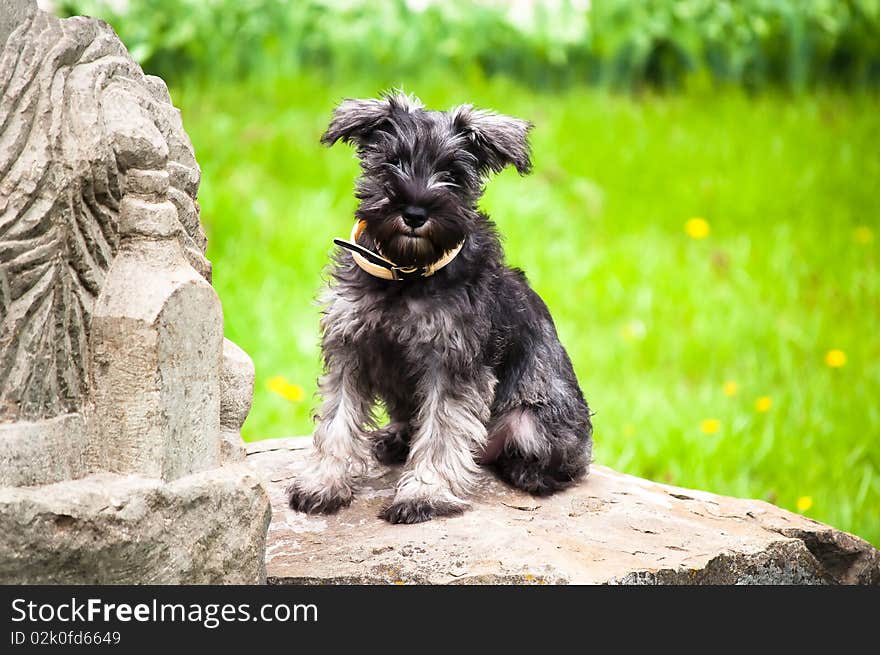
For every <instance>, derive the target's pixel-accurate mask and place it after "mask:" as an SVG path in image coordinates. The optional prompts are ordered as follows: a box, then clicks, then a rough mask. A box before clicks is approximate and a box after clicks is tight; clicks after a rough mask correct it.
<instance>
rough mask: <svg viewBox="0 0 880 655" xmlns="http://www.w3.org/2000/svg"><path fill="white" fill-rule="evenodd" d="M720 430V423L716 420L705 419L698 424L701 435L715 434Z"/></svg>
mask: <svg viewBox="0 0 880 655" xmlns="http://www.w3.org/2000/svg"><path fill="white" fill-rule="evenodd" d="M720 429H721V421H719V420H718V419H717V418H707V419H704V420H703V421H701V422H700V432H702V433H703V434H715V433H716V432H718V430H720Z"/></svg>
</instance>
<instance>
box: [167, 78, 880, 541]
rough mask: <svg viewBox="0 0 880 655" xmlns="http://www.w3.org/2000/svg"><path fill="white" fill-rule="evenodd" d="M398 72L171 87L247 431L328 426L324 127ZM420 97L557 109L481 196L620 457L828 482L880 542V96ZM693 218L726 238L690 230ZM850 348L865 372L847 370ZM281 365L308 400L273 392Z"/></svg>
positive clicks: (606, 457) (344, 194)
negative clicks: (322, 348) (249, 365)
mask: <svg viewBox="0 0 880 655" xmlns="http://www.w3.org/2000/svg"><path fill="white" fill-rule="evenodd" d="M393 81H394V80H379V79H359V80H357V81H355V82H348V81H346V80H342V79H337V80H332V81H328V80H323V81H318V80H317V79H313V78H310V77H307V76H304V77H299V78H296V79H289V80H279V81H276V82H274V83H268V84H267V83H263V84H261V85H257V84H251V85H243V86H235V87H229V88H211V89H205V88H196V87H192V88H179V89H176V90H174V91H173V95H174V98H175V101H176V103H177V104H178V105H179V106H181V107H182V109H183V117H184V123H185V125H186V126H187V129H188V131H189V133H190V135H191V137H192V139H193V142H194V144H195V148H196V153H197V156H198V158H199V161H200V163H201V165H202V169H203V181H202V189H201V194H200V196H201V204H202V218H203V222H204V223H205V225H206V229H207V230H208V234H209V239H210V241H209V243H210V246H209V252H208V254H209V256H210V258H211V259H212V261H213V262H214V282H215V286H216V288H217V290H218V292H219V294H220V297H221V299H222V300H223V305H224V309H225V314H226V332H227V335H228V336H229V337H230V338H232V339H233V340H234V341H236V342H237V343H239V344H240V345H241V346H242V347H244V348H245V349H246V350H247V351H248V352H249V353H250V354H251V356H252V357H253V359H254V361H255V363H256V367H257V380H256V397H255V401H254V406H253V409H252V411H251V415H250V418H249V419H248V421H247V423H246V424H245V428H244V434H245V437H246V438H247V439H251V440H253V439H263V438H270V437H280V436H285V435H294V434H304V433H308V432H310V431H311V429H312V424H311V420H310V418H309V416H310V412H311V410H312V407H313V406H314V399H313V398H312V394H313V393H314V390H315V381H316V377H317V375H318V373H319V349H318V308H317V307H316V305H315V304H314V298H315V296H316V293H317V291H318V289H319V287H320V285H321V280H322V268H323V266H324V265H325V263H326V262H327V256H328V253H329V252H330V249H331V239H332V237H334V236H339V235H347V234H348V231H349V229H350V226H351V221H352V211H353V209H354V199H353V198H352V194H351V191H352V186H353V179H354V177H355V175H356V173H357V164H356V161H355V160H354V158H353V156H352V153H351V151H350V150H349V149H348V148H347V147H345V146H337V147H335V148H334V149H332V150H325V149H323V148H322V147H321V146H319V145H318V137H319V135H320V133H321V131H322V130H323V128H324V127H325V125H326V122H327V120H328V117H329V112H330V109H331V107H332V106H333V105H334V103H335V102H336V101H338V100H339V99H340V98H341V97H342V96H358V95H373V94H375V93H376V92H377V91H378V90H380V89H382V88H385V87H387V86H390V84H389V83H390V82H393ZM408 90H411V91H414V92H417V93H418V94H419V95H421V97H422V99H423V100H425V101H426V102H427V103H428V104H429V105H430V106H434V107H441V108H446V107H449V106H451V105H453V104H456V103H460V102H474V103H475V104H478V105H482V106H490V107H494V108H496V109H498V110H500V111H503V112H505V113H512V114H515V115H518V116H524V117H528V118H530V119H531V120H533V121H534V122H535V124H536V126H537V127H536V129H535V130H534V132H533V138H532V142H533V146H534V163H535V171H534V173H533V174H532V175H531V176H529V177H526V178H520V177H518V176H517V175H516V174H515V173H513V172H506V173H504V174H502V175H500V176H499V177H497V178H496V179H495V180H494V181H492V182H491V183H490V185H489V187H488V191H487V194H486V196H485V199H484V202H483V207H484V209H486V210H487V211H488V212H489V213H490V214H491V215H493V216H494V218H495V219H496V221H497V223H498V225H499V227H500V229H501V232H502V233H503V234H504V236H505V243H506V250H507V255H508V260H509V262H510V263H511V264H514V265H516V266H520V267H522V268H524V269H525V271H526V272H527V274H528V276H529V278H530V280H531V281H532V284H533V286H534V287H535V288H536V290H537V291H538V292H539V293H540V294H541V296H542V297H543V298H544V299H545V300H546V302H547V304H548V305H549V306H550V309H551V311H552V313H553V316H554V317H555V319H556V322H557V325H558V328H559V332H560V335H561V338H562V340H563V343H564V344H565V345H566V347H567V348H568V351H569V353H570V354H571V357H572V360H573V361H574V364H575V368H576V370H577V373H578V377H579V379H580V382H581V385H582V387H583V389H584V391H585V393H586V396H587V398H588V400H589V401H590V405H591V406H592V407H593V409H594V410H595V412H596V416H595V417H594V421H595V426H596V431H595V440H596V449H595V456H596V460H597V461H598V462H599V463H602V464H607V465H610V466H612V467H614V468H617V469H619V470H622V471H625V472H628V473H632V474H636V475H640V476H644V477H648V478H652V479H657V480H660V481H665V482H671V483H674V484H678V485H683V486H691V487H699V488H702V489H707V490H709V491H713V492H717V493H723V494H730V495H735V496H747V497H755V498H762V499H767V500H771V501H773V502H775V503H777V504H779V505H781V506H783V507H786V508H788V509H792V510H794V509H795V508H796V505H797V500H798V498H799V497H802V496H810V497H811V498H812V500H813V506H812V508H811V509H809V510H808V511H806V512H805V513H806V514H807V515H809V516H811V517H814V518H816V519H819V520H822V521H826V522H829V523H831V524H833V525H835V526H838V527H841V528H843V529H846V530H850V531H853V532H855V533H857V534H859V535H861V536H863V537H866V538H867V539H869V540H871V541H873V542H874V543H875V544H880V440H878V438H880V402H878V399H880V272H878V248H880V205H878V197H880V148H878V143H880V103H878V100H877V98H876V97H871V96H846V95H838V94H828V95H813V96H806V97H798V98H790V97H781V96H772V95H765V96H761V97H758V98H751V99H750V98H747V97H745V96H743V95H740V94H738V93H737V92H734V91H729V92H723V93H709V92H699V91H693V92H691V93H689V94H685V95H681V96H674V97H642V98H639V99H633V98H628V97H621V96H614V95H607V94H604V93H601V92H598V91H589V90H569V91H565V92H560V93H554V94H537V93H536V92H534V91H528V90H525V89H523V88H521V87H519V86H517V85H516V84H515V83H512V82H509V81H506V80H504V79H499V78H496V79H493V80H492V81H490V82H487V81H484V80H483V79H481V78H479V77H472V78H467V79H456V78H453V77H443V76H437V77H431V79H424V80H422V81H421V82H420V83H419V84H418V86H415V85H413V86H411V88H410V87H408ZM691 217H703V218H705V219H706V220H707V221H708V222H709V224H710V226H711V233H710V235H709V236H708V238H705V239H702V240H696V239H692V238H689V237H688V235H687V234H686V233H685V230H684V223H685V221H687V220H688V219H689V218H691ZM859 227H862V228H865V227H866V228H868V230H865V229H862V230H861V232H857V229H858V228H859ZM857 234H861V235H862V237H863V238H862V239H861V240H860V239H859V238H857ZM870 235H873V240H872V241H870V242H869V243H862V242H861V241H864V240H866V239H864V237H865V236H870ZM832 348H838V349H841V350H843V351H844V352H845V353H846V355H847V363H846V365H845V366H844V367H842V368H839V369H831V368H829V367H827V366H826V365H825V362H824V358H825V354H826V352H827V351H828V350H829V349H832ZM276 375H280V376H284V377H285V378H286V379H287V380H289V381H290V382H291V383H294V384H297V385H300V386H302V387H303V389H304V390H305V399H304V400H302V401H300V402H291V401H289V400H286V399H285V398H283V397H281V396H279V395H277V394H274V393H272V392H270V391H269V390H268V389H267V386H266V384H267V380H268V379H269V378H270V377H272V376H276ZM727 380H732V381H735V382H736V383H737V385H738V388H739V391H738V393H737V395H735V396H733V397H728V396H726V395H725V394H724V393H723V390H722V386H723V383H724V382H725V381H727ZM761 396H768V397H769V398H770V399H771V400H772V407H771V409H770V410H769V411H768V412H766V413H759V412H757V411H756V409H755V401H756V399H757V398H758V397H761ZM709 418H714V419H718V420H719V421H720V424H721V428H720V430H719V431H718V432H717V433H715V434H704V433H703V432H702V431H701V427H700V426H701V422H702V421H703V420H704V419H709Z"/></svg>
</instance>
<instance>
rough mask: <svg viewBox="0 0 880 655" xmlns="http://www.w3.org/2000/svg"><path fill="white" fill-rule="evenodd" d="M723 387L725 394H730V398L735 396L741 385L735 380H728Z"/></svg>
mask: <svg viewBox="0 0 880 655" xmlns="http://www.w3.org/2000/svg"><path fill="white" fill-rule="evenodd" d="M721 389H722V390H723V391H724V395H725V396H729V397H730V398H733V397H734V396H735V395H736V393H737V392H738V391H739V385H738V384H737V383H736V382H734V381H733V380H728V381H727V382H725V383H724V386H723V387H721Z"/></svg>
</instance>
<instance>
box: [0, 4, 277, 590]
mask: <svg viewBox="0 0 880 655" xmlns="http://www.w3.org/2000/svg"><path fill="white" fill-rule="evenodd" d="M0 44H2V45H3V49H2V51H0V501H2V511H0V579H2V580H3V581H5V582H34V581H44V582H97V581H105V582H148V581H149V582H212V581H213V582H258V581H260V580H262V579H264V578H265V575H264V569H263V566H262V561H263V560H262V558H263V553H264V541H265V524H266V521H267V520H268V518H267V517H268V512H269V505H268V498H267V496H266V495H265V493H264V492H262V491H261V490H260V489H259V486H258V485H257V484H256V482H255V480H254V478H253V477H248V476H243V475H242V474H241V472H240V470H239V469H241V470H244V467H242V466H240V465H238V466H236V465H235V462H241V461H243V459H244V453H243V446H242V445H241V438H240V435H239V429H240V428H241V425H242V423H243V422H244V420H245V418H246V417H247V413H248V411H249V409H250V399H251V395H252V392H253V364H252V363H251V362H250V359H249V358H248V356H247V355H246V354H245V353H244V352H243V351H241V349H238V348H236V347H235V346H234V344H231V343H229V342H227V341H225V340H224V338H223V311H222V308H221V306H220V300H219V298H218V297H217V294H216V293H215V291H214V289H213V287H212V286H211V264H210V262H209V261H208V260H207V259H206V258H205V248H206V245H207V241H206V239H205V234H204V231H203V229H202V226H201V223H200V221H199V207H198V202H197V200H196V199H197V194H198V187H199V179H200V172H199V167H198V164H197V163H196V160H195V156H194V154H193V149H192V145H191V144H190V141H189V138H188V137H187V135H186V132H185V131H184V130H183V125H182V123H181V119H180V113H179V112H178V110H177V109H175V108H174V106H173V105H172V104H171V98H170V97H169V95H168V89H167V88H166V86H165V83H164V82H163V81H162V80H160V79H159V78H156V77H151V76H148V75H144V73H143V71H142V70H141V69H140V67H139V66H138V65H137V64H136V63H135V62H134V61H132V59H131V58H130V57H129V55H128V53H127V52H126V50H125V47H124V46H123V45H122V43H121V42H120V41H119V39H118V38H117V37H116V35H115V33H114V32H113V30H112V29H111V28H110V27H109V26H108V25H107V24H106V23H103V22H101V21H98V20H95V19H90V18H83V17H74V18H69V19H65V20H61V19H58V18H56V17H54V16H51V15H50V14H47V13H45V12H43V11H39V10H37V9H36V8H35V6H34V4H33V2H32V1H29V0H6V1H5V2H4V3H3V6H2V7H0ZM221 423H222V425H221ZM236 471H239V472H236ZM102 494H103V495H102ZM114 508H115V509H114ZM166 531H167V534H166ZM193 544H195V547H194V548H191V547H192V545H193ZM188 548H189V549H188Z"/></svg>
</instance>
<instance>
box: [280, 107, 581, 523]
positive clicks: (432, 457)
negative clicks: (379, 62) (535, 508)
mask: <svg viewBox="0 0 880 655" xmlns="http://www.w3.org/2000/svg"><path fill="white" fill-rule="evenodd" d="M530 128H531V124H530V123H528V122H526V121H523V120H519V119H516V118H510V117H507V116H502V115H499V114H496V113H493V112H489V111H481V110H476V109H474V108H473V107H471V106H470V105H463V106H460V107H457V108H455V109H452V110H450V111H448V112H439V111H428V110H426V109H425V108H424V107H423V106H422V104H421V102H419V101H418V100H417V99H416V98H414V97H412V96H406V95H403V94H400V93H392V94H387V95H385V96H383V97H382V98H380V99H375V100H345V101H343V102H342V103H341V104H340V105H339V106H338V107H337V108H336V111H335V113H334V115H333V119H332V121H331V123H330V126H329V127H328V129H327V132H326V133H325V134H324V136H323V137H322V142H323V143H325V144H327V145H332V144H334V143H336V142H337V141H339V140H343V141H345V142H347V143H351V144H353V145H355V146H356V147H357V153H358V156H359V158H360V160H361V169H362V173H363V174H362V175H361V177H360V178H359V180H358V183H357V192H356V195H357V198H358V199H359V200H360V205H359V206H358V208H357V211H356V213H355V217H356V219H357V222H356V228H357V229H355V230H354V231H353V232H352V241H351V242H346V241H342V240H337V243H339V244H340V245H342V246H344V249H340V250H339V251H338V253H337V255H336V258H335V261H334V265H333V267H332V268H331V271H330V273H331V277H332V280H331V283H330V284H329V286H328V288H327V290H326V295H325V297H324V302H325V312H324V318H323V319H322V322H321V327H322V331H323V339H322V351H323V358H324V367H325V372H324V375H323V376H322V378H321V381H320V385H319V386H320V393H321V395H322V397H323V405H322V407H321V409H320V412H319V415H318V416H317V417H316V418H317V421H318V423H317V428H316V431H315V436H314V444H315V449H314V451H313V454H312V456H311V459H310V460H309V462H308V464H307V466H306V468H305V470H304V471H303V472H302V473H301V474H300V475H298V476H297V478H296V479H295V481H294V483H293V484H292V485H291V487H290V488H289V490H288V492H289V494H290V506H291V507H293V508H294V509H297V510H302V511H305V512H310V513H314V512H333V511H335V510H337V509H339V508H340V507H342V506H344V505H347V504H348V503H349V502H350V501H351V499H352V495H353V492H354V484H355V479H356V476H357V475H358V474H360V473H362V472H363V471H364V470H365V468H366V465H367V463H368V460H369V457H370V455H371V451H372V454H373V455H374V456H375V457H376V458H377V459H378V460H379V461H381V462H383V463H385V464H395V463H404V462H405V470H404V472H403V475H402V476H401V478H400V481H399V483H398V485H397V492H396V495H395V497H394V501H393V502H392V503H391V505H390V506H389V507H387V508H386V509H385V510H384V511H383V513H382V516H383V517H384V518H385V519H387V520H388V521H390V522H392V523H417V522H419V521H426V520H428V519H431V518H433V517H436V516H447V515H452V514H459V513H461V512H462V511H463V510H464V509H466V508H467V507H468V504H467V500H466V499H467V497H468V496H469V494H472V493H473V492H474V491H475V489H476V488H477V486H478V481H479V473H480V464H484V465H489V466H493V467H495V468H496V470H497V471H498V473H499V474H500V475H501V477H502V479H504V480H505V481H506V482H508V483H510V484H512V485H513V486H515V487H517V488H519V489H523V490H525V491H528V492H531V493H533V494H539V495H543V494H550V493H553V492H554V491H557V490H559V489H562V488H564V487H566V486H568V485H570V484H572V482H574V481H576V480H577V479H579V478H581V477H582V476H584V475H585V474H586V472H587V469H588V467H589V463H590V454H591V447H592V441H591V435H592V425H591V422H590V410H589V408H588V407H587V403H586V401H585V400H584V396H583V394H582V393H581V390H580V387H579V386H578V382H577V379H576V378H575V374H574V371H573V369H572V366H571V361H570V360H569V358H568V355H567V354H566V352H565V349H564V348H563V347H562V344H561V343H560V342H559V338H558V336H557V334H556V328H555V326H554V324H553V319H552V318H551V316H550V313H549V311H548V310H547V306H546V305H545V304H544V302H543V301H542V300H541V298H540V297H539V296H538V295H537V294H536V293H535V292H534V291H533V290H532V289H531V288H530V287H529V285H528V283H527V281H526V277H525V275H524V274H523V273H522V271H519V270H517V269H513V268H509V267H507V266H506V265H505V263H504V255H503V252H502V249H501V244H500V241H499V237H498V234H497V232H496V229H495V225H494V224H493V222H492V221H491V220H490V219H489V217H488V216H486V215H485V214H483V213H481V212H480V211H479V210H478V209H477V201H478V200H479V198H480V196H481V195H482V192H483V187H484V184H485V181H486V178H487V176H488V175H489V174H490V173H492V172H497V171H500V170H502V169H503V168H505V167H506V166H508V165H513V166H515V167H516V169H517V171H519V172H520V174H525V173H527V172H529V170H530V168H531V161H530V156H529V152H530V151H529V144H528V140H527V134H528V131H529V129H530ZM355 242H356V243H355ZM376 402H381V403H383V404H384V406H385V408H386V410H387V413H388V415H389V417H390V423H389V425H388V426H386V427H384V428H383V429H380V430H373V431H369V430H370V429H372V428H374V427H375V425H373V423H372V421H373V418H372V417H373V409H374V404H375V403H376Z"/></svg>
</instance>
